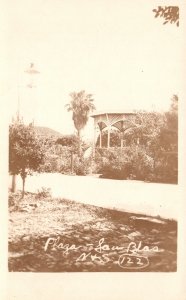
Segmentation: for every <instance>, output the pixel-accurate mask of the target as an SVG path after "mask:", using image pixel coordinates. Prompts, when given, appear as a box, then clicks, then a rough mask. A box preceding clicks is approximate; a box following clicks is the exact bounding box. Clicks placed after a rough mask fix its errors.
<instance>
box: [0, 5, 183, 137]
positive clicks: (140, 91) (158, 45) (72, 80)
mask: <svg viewBox="0 0 186 300" xmlns="http://www.w3.org/2000/svg"><path fill="white" fill-rule="evenodd" d="M6 3H7V4H6V7H5V8H4V11H3V14H4V19H5V20H6V30H5V32H6V38H5V42H6V62H7V64H8V69H6V71H5V81H4V82H3V85H2V91H3V92H2V93H1V94H2V95H3V97H4V101H5V102H6V103H7V105H8V107H9V109H8V110H7V113H8V118H9V119H10V120H11V117H12V115H15V113H16V111H17V109H18V99H19V109H20V114H21V115H23V118H24V120H25V122H29V121H30V120H32V119H34V121H35V124H36V125H40V126H47V127H50V128H52V129H55V130H57V131H59V132H61V133H63V134H71V133H74V126H73V121H72V116H71V114H70V113H69V112H67V111H66V109H65V107H64V106H65V104H66V103H68V102H69V100H70V96H69V94H70V93H71V92H74V91H76V92H78V91H80V90H85V91H86V92H87V93H91V94H93V98H94V101H95V106H96V109H97V110H98V111H102V110H104V111H106V110H111V109H114V110H115V111H116V110H117V109H118V110H123V111H125V110H129V109H131V110H132V109H135V110H136V109H137V110H138V109H145V110H167V109H168V108H169V106H170V99H171V97H172V95H173V94H178V95H179V93H180V90H181V88H182V82H181V81H180V77H181V74H182V72H183V63H182V61H183V55H184V53H183V47H182V38H181V31H180V27H177V26H176V25H174V24H167V25H163V19H161V18H157V19H156V18H154V14H153V12H152V9H153V8H155V7H156V6H157V4H156V3H155V2H154V1H148V0H140V1H139V0H133V1H125V0H117V1H113V0H94V1H90V0H89V1H87V0H86V1H85V0H37V1H36V0H32V1H31V0H27V1H25V0H14V1H10V0H7V2H6ZM158 4H159V3H158ZM30 63H34V66H35V68H36V69H37V70H38V71H39V72H40V73H39V74H37V75H35V76H33V77H34V78H33V81H34V85H35V87H34V88H29V87H28V84H29V83H30V81H31V78H30V77H31V76H30V75H28V74H27V73H26V72H25V70H27V69H28V67H29V65H30ZM92 129H93V124H92V121H90V122H89V123H88V125H87V127H86V129H85V131H84V133H83V134H84V135H85V136H88V135H91V134H92Z"/></svg>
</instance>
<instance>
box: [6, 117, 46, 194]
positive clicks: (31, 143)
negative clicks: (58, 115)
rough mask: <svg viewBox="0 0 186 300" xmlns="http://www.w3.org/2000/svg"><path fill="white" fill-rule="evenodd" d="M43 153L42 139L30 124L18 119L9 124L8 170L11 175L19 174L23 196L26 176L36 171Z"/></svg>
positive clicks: (42, 158) (41, 160)
mask: <svg viewBox="0 0 186 300" xmlns="http://www.w3.org/2000/svg"><path fill="white" fill-rule="evenodd" d="M44 154H45V147H44V144H43V141H42V140H41V139H40V138H39V137H38V136H37V134H36V132H35V130H34V126H33V125H32V124H30V125H28V126H27V125H24V124H23V123H22V122H21V121H19V120H18V121H16V122H14V123H13V124H11V125H10V126H9V171H10V173H11V174H13V175H15V174H20V175H21V177H22V180H23V191H22V193H23V194H22V195H23V196H24V187H25V179H26V176H27V175H28V174H32V172H33V171H38V169H39V166H40V165H41V164H42V162H43V160H44V156H45V155H44Z"/></svg>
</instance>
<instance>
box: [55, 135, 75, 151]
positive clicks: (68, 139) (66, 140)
mask: <svg viewBox="0 0 186 300" xmlns="http://www.w3.org/2000/svg"><path fill="white" fill-rule="evenodd" d="M56 144H60V145H61V146H67V147H72V148H76V147H77V144H78V138H77V136H76V135H74V134H71V135H64V136H62V137H60V138H58V139H57V141H56Z"/></svg>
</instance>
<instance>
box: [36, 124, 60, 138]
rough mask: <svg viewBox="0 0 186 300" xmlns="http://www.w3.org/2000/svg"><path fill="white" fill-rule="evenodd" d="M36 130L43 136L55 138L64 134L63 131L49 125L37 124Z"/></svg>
mask: <svg viewBox="0 0 186 300" xmlns="http://www.w3.org/2000/svg"><path fill="white" fill-rule="evenodd" d="M35 130H36V132H37V133H38V134H39V135H41V136H46V137H55V138H60V137H62V136H63V135H62V133H60V132H58V131H56V130H54V129H51V128H48V127H43V126H36V127H35Z"/></svg>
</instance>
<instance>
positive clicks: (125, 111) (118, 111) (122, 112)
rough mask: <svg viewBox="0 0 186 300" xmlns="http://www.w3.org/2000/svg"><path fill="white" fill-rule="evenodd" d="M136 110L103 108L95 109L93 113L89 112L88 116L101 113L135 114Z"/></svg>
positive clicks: (93, 116) (95, 115)
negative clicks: (101, 109)
mask: <svg viewBox="0 0 186 300" xmlns="http://www.w3.org/2000/svg"><path fill="white" fill-rule="evenodd" d="M135 113H136V112H135V111H134V110H129V109H128V110H127V109H125V110H124V109H122V110H104V111H96V112H94V113H93V114H91V115H90V116H91V117H92V118H95V117H97V116H101V115H106V114H107V115H125V114H135Z"/></svg>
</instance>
